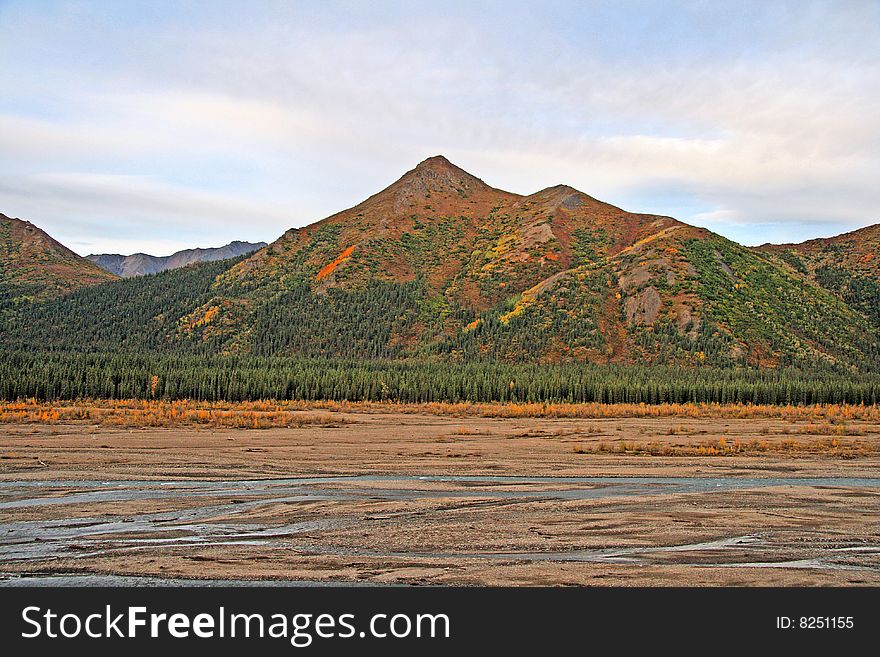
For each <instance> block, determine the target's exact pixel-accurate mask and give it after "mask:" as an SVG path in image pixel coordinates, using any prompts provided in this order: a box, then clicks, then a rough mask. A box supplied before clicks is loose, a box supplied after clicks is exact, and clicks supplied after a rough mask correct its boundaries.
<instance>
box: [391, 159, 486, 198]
mask: <svg viewBox="0 0 880 657" xmlns="http://www.w3.org/2000/svg"><path fill="white" fill-rule="evenodd" d="M395 185H400V186H402V187H406V188H415V190H416V191H423V192H427V193H430V192H443V191H451V192H457V193H458V194H462V193H463V192H468V191H471V190H473V189H479V188H484V189H488V188H489V186H488V185H487V184H486V183H484V182H483V181H482V180H480V179H479V178H477V177H476V176H473V175H471V174H469V173H468V172H467V171H465V170H464V169H462V168H461V167H457V166H455V165H454V164H453V163H452V162H450V161H449V160H447V159H446V158H445V157H444V156H442V155H435V156H433V157H429V158H428V159H426V160H422V161H421V162H419V163H418V164H417V165H416V167H415V168H414V169H412V170H410V171H407V172H406V173H405V174H403V176H402V177H401V178H400V180H398V181H397V183H395Z"/></svg>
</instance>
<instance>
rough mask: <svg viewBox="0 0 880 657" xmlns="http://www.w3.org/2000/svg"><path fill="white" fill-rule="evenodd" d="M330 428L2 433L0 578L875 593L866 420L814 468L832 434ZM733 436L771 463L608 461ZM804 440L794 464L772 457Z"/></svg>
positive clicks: (394, 423) (670, 426)
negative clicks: (853, 589)
mask: <svg viewBox="0 0 880 657" xmlns="http://www.w3.org/2000/svg"><path fill="white" fill-rule="evenodd" d="M340 416H344V419H345V420H346V421H347V423H345V424H340V425H339V426H335V427H304V428H293V429H268V430H250V431H246V430H232V429H230V430H214V431H210V430H196V429H192V430H190V429H134V430H128V429H125V430H120V429H110V428H101V427H96V426H82V425H78V426H64V425H55V426H47V425H2V426H0V571H2V572H5V573H7V575H8V576H10V575H20V574H30V575H37V574H39V575H70V574H114V575H155V576H159V577H163V578H197V579H207V580H217V579H254V578H256V579H283V580H304V581H305V580H307V581H357V582H371V583H407V584H465V585H480V584H499V585H500V584H513V585H584V584H588V585H708V584H716V585H777V584H779V585H794V584H799V585H812V584H833V585H858V584H871V585H877V584H880V479H877V480H876V481H870V480H871V479H874V478H880V456H878V449H877V448H878V442H880V426H878V425H876V424H867V423H861V422H857V421H853V422H850V423H849V426H848V431H849V432H850V434H849V435H846V436H842V437H840V438H839V439H838V443H840V448H835V449H834V450H831V449H826V450H824V451H823V450H821V449H819V450H816V449H813V448H812V447H809V446H810V445H814V444H820V443H821V441H824V440H826V438H827V437H826V436H821V435H815V436H811V435H809V434H808V433H805V428H804V427H805V425H799V424H798V423H790V422H786V421H784V420H766V419H709V420H705V419H702V420H691V419H681V418H646V419H639V418H623V419H595V420H584V419H577V420H571V419H530V418H527V419H496V418H461V417H443V416H433V415H414V414H392V413H387V414H383V413H352V414H340ZM721 438H724V439H725V440H726V441H743V442H749V441H761V442H762V443H763V444H765V445H768V446H769V447H768V448H767V451H766V452H765V453H761V454H753V453H746V454H741V455H732V456H731V455H726V456H650V455H634V454H619V453H614V452H613V449H614V445H617V444H618V443H621V442H629V443H633V442H634V443H638V444H648V443H651V444H654V445H668V446H670V447H677V448H686V447H687V446H688V445H691V446H692V445H696V444H703V443H707V442H710V441H717V440H719V439H721ZM793 439H795V440H797V442H798V444H803V445H804V446H805V447H804V449H803V450H802V451H799V450H798V449H783V448H782V445H783V443H785V441H788V442H791V441H792V440H793ZM599 445H605V446H606V447H607V446H610V447H609V448H608V449H610V450H612V451H610V452H609V451H606V450H605V448H603V449H601V450H599V449H598V446H599ZM852 445H857V447H858V449H854V450H849V451H846V450H844V451H840V450H841V449H842V448H845V447H847V446H852ZM808 447H809V448H808ZM777 448H778V449H777ZM597 450H598V453H596V452H597ZM364 475H369V477H367V478H364ZM425 477H427V479H426V478H425ZM303 478H306V479H303ZM628 478H638V479H628ZM816 478H821V479H816ZM248 482H250V483H248Z"/></svg>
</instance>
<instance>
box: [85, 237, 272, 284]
mask: <svg viewBox="0 0 880 657" xmlns="http://www.w3.org/2000/svg"><path fill="white" fill-rule="evenodd" d="M265 246H268V245H267V244H266V243H265V242H239V241H234V242H230V243H229V244H227V245H226V246H221V247H217V248H213V249H185V250H183V251H177V252H176V253H173V254H171V255H170V256H153V255H147V254H146V253H135V254H133V255H128V256H125V255H119V254H116V253H103V254H98V255H89V256H86V259H88V260H91V261H92V262H94V263H95V264H96V265H98V266H99V267H101V268H102V269H106V270H107V271H108V272H110V273H111V274H115V275H116V276H119V277H121V278H131V277H132V276H145V275H147V274H158V273H159V272H162V271H167V270H169V269H177V268H178V267H185V266H186V265H191V264H192V263H194V262H212V261H214V260H227V259H228V258H237V257H238V256H240V255H245V254H248V253H253V252H254V251H257V250H259V249H262V248H263V247H265Z"/></svg>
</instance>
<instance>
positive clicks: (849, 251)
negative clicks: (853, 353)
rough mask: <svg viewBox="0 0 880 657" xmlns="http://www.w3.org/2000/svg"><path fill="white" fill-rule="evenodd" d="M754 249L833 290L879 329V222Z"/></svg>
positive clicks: (764, 245)
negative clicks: (794, 242) (842, 232)
mask: <svg viewBox="0 0 880 657" xmlns="http://www.w3.org/2000/svg"><path fill="white" fill-rule="evenodd" d="M756 250H757V251H759V252H762V253H764V254H766V255H768V256H769V257H770V258H772V259H773V260H774V261H775V262H778V263H780V264H783V265H785V266H787V267H789V268H791V269H792V270H794V271H797V272H798V273H800V274H802V275H804V276H807V277H809V278H810V279H811V280H813V281H815V282H816V283H818V284H819V285H821V286H822V287H823V288H825V289H827V290H829V291H831V292H833V293H834V294H835V295H837V296H838V297H840V298H841V299H843V300H844V301H845V302H846V303H847V304H848V305H849V306H850V307H851V308H853V309H854V310H856V311H857V312H859V313H861V314H863V315H864V316H866V317H867V318H868V319H869V320H870V321H871V322H872V323H873V324H874V326H875V327H878V328H880V224H874V225H872V226H867V227H865V228H860V229H859V230H855V231H852V232H849V233H844V234H842V235H837V236H835V237H828V238H820V239H814V240H808V241H806V242H802V243H800V244H763V245H761V246H759V247H756Z"/></svg>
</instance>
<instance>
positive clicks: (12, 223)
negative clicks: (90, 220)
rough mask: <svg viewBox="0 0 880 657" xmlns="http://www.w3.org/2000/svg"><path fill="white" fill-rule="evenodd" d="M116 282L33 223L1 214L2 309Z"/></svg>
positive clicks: (109, 275) (0, 280)
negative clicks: (86, 287)
mask: <svg viewBox="0 0 880 657" xmlns="http://www.w3.org/2000/svg"><path fill="white" fill-rule="evenodd" d="M114 279H116V276H114V275H113V274H110V273H108V272H106V271H104V270H103V269H101V268H100V267H97V266H96V265H95V264H93V263H91V262H89V261H88V260H86V259H85V258H83V257H81V256H79V255H77V254H76V253H74V252H73V251H71V250H70V249H68V248H67V247H66V246H64V245H63V244H61V243H59V242H57V241H55V240H54V239H52V238H51V237H50V236H49V235H47V234H46V233H45V232H43V231H42V230H40V229H39V228H37V227H36V226H34V225H33V224H32V223H30V222H28V221H22V220H21V219H13V218H11V217H7V216H6V215H4V214H0V308H3V307H6V306H8V305H10V304H13V303H15V302H17V301H21V300H26V299H43V298H48V297H53V296H57V295H59V294H62V293H64V292H69V291H71V290H76V289H78V288H81V287H83V286H87V285H94V284H96V283H103V282H106V281H111V280H114Z"/></svg>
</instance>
